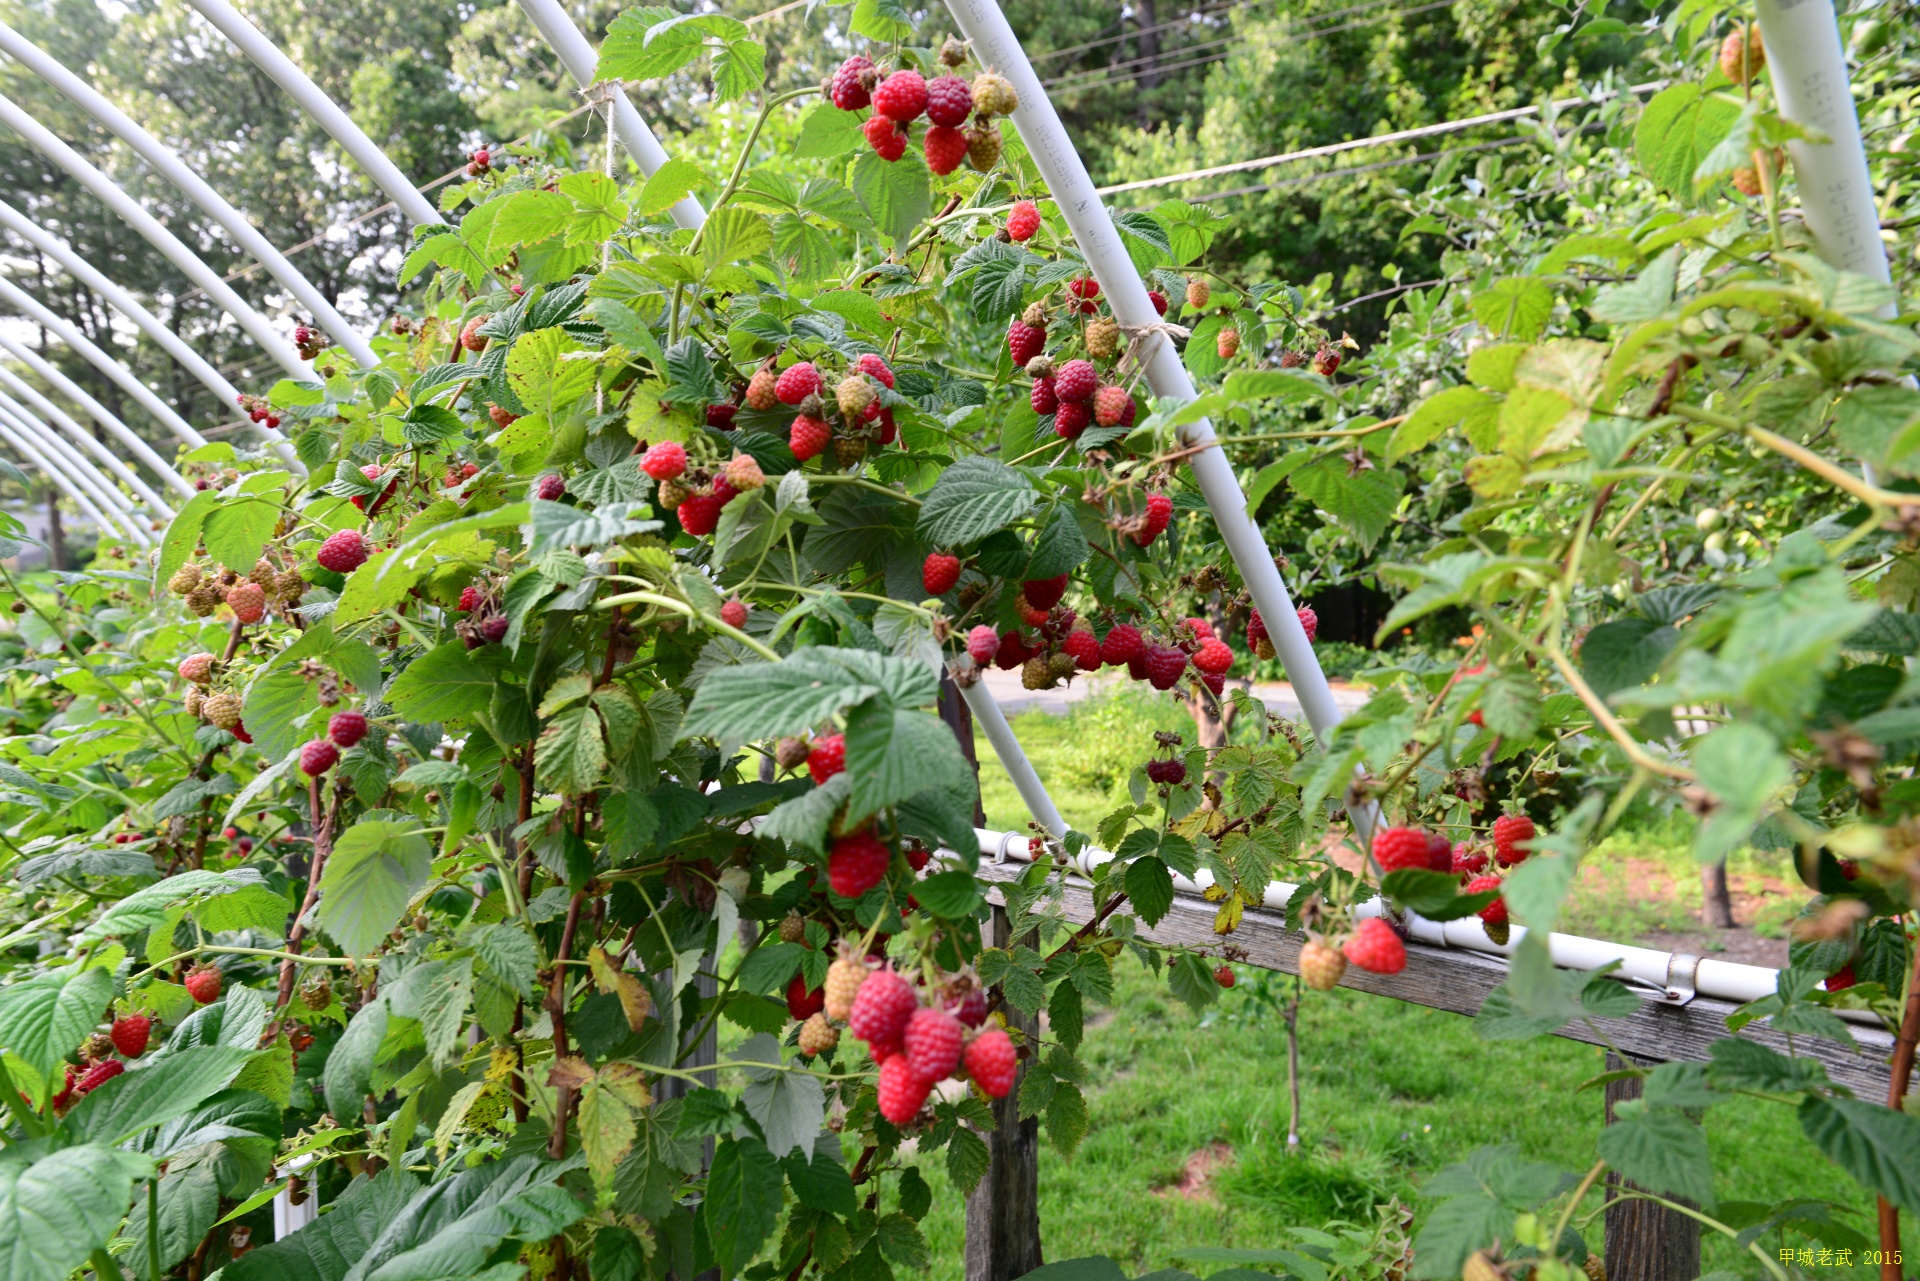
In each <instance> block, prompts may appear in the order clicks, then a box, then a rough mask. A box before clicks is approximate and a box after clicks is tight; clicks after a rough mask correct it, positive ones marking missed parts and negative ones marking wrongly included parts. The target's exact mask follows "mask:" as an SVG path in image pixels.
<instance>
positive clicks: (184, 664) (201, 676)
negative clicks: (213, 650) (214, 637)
mask: <svg viewBox="0 0 1920 1281" xmlns="http://www.w3.org/2000/svg"><path fill="white" fill-rule="evenodd" d="M213 661H214V660H213V655H212V654H189V655H187V657H186V658H185V659H184V660H182V661H181V663H180V667H179V672H180V679H181V680H183V681H190V682H192V683H193V684H195V685H205V684H208V683H209V682H211V681H212V680H213Z"/></svg>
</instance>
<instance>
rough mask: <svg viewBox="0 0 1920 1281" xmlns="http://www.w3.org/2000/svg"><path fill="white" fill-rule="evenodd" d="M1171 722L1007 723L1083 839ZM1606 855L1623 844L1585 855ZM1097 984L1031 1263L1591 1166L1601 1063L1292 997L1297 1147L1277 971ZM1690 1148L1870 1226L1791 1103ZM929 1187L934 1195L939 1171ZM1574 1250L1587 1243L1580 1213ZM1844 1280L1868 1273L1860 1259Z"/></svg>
mask: <svg viewBox="0 0 1920 1281" xmlns="http://www.w3.org/2000/svg"><path fill="white" fill-rule="evenodd" d="M1188 724H1190V723H1184V718H1183V717H1182V716H1181V714H1180V712H1179V709H1178V708H1176V707H1172V706H1169V705H1168V704H1166V703H1164V702H1161V701H1159V700H1153V699H1147V698H1142V697H1139V696H1137V695H1132V694H1131V693H1130V692H1123V693H1122V694H1121V695H1119V696H1117V697H1113V698H1106V699H1101V700H1098V701H1094V702H1091V703H1089V704H1086V705H1082V706H1080V707H1077V708H1075V710H1074V711H1073V712H1072V713H1071V714H1069V715H1067V716H1061V717H1049V716H1047V715H1045V714H1044V713H1030V714H1027V715H1024V716H1021V717H1018V718H1016V719H1015V722H1014V728H1015V731H1016V733H1017V734H1018V735H1019V736H1020V738H1021V741H1022V743H1023V744H1024V745H1025V746H1026V748H1027V750H1028V752H1029V754H1030V755H1031V756H1032V757H1033V758H1034V761H1035V764H1036V766H1037V768H1038V769H1039V771H1040V774H1041V776H1042V777H1043V778H1045V779H1046V780H1047V782H1048V785H1049V788H1050V789H1051V790H1052V792H1053V795H1054V797H1055V799H1056V801H1057V802H1058V803H1059V805H1060V807H1061V810H1062V811H1063V813H1065V815H1066V816H1067V818H1068V821H1069V822H1071V823H1073V824H1074V825H1075V826H1076V827H1080V828H1082V829H1083V830H1086V829H1089V828H1091V826H1092V824H1093V823H1094V822H1095V821H1096V820H1097V818H1098V817H1099V815H1100V814H1101V813H1102V812H1104V811H1103V810H1102V808H1101V807H1102V806H1103V804H1104V803H1105V798H1106V795H1107V792H1108V789H1109V788H1110V787H1111V786H1112V785H1113V783H1114V782H1115V781H1116V780H1123V779H1124V778H1125V774H1126V770H1127V769H1128V768H1130V766H1131V764H1133V763H1134V762H1135V761H1136V760H1138V759H1144V757H1145V755H1146V753H1147V748H1146V746H1145V744H1146V743H1147V742H1148V741H1149V739H1148V735H1149V733H1150V731H1151V730H1152V729H1155V728H1169V729H1185V728H1187V727H1188ZM982 746H983V747H984V743H983V744H982ZM981 791H982V796H983V801H984V804H985V807H986V811H987V820H988V825H989V826H992V827H1002V828H1004V827H1020V826H1023V825H1024V821H1025V815H1024V811H1023V810H1022V809H1021V808H1020V806H1019V801H1018V798H1017V797H1016V796H1015V794H1014V792H1013V789H1012V785H1011V783H1010V782H1009V781H1008V780H1007V778H1006V776H1005V774H1004V773H1003V772H1002V771H1001V770H1000V769H999V768H998V765H997V763H996V762H994V761H993V759H992V757H991V754H990V753H989V754H986V755H985V758H984V759H983V760H982V762H981ZM1654 835H1655V837H1656V839H1655V840H1654V842H1653V848H1652V849H1651V851H1642V852H1645V853H1647V854H1648V856H1649V857H1658V858H1660V859H1662V860H1663V861H1667V860H1671V859H1672V858H1673V857H1675V856H1676V855H1677V857H1679V858H1680V859H1682V860H1683V861H1684V859H1685V854H1684V846H1683V845H1680V846H1679V847H1678V848H1677V849H1676V848H1674V845H1675V843H1674V842H1673V841H1672V840H1667V839H1659V838H1660V837H1664V836H1665V835H1666V834H1664V833H1658V834H1654ZM1616 856H1617V857H1624V856H1625V846H1624V845H1623V846H1622V847H1621V848H1620V849H1618V850H1611V849H1603V850H1602V851H1599V852H1597V854H1596V858H1597V859H1601V860H1604V859H1607V858H1610V857H1616ZM1736 870H1737V869H1736ZM1662 910H1663V911H1665V910H1667V909H1662ZM1590 919H1591V920H1592V922H1593V923H1594V924H1595V925H1602V924H1604V925H1608V926H1612V927H1617V928H1620V929H1623V930H1630V931H1631V930H1635V929H1638V928H1659V927H1660V926H1661V925H1662V924H1664V923H1665V922H1664V921H1661V922H1651V923H1646V924H1643V923H1641V922H1640V920H1639V919H1638V918H1637V917H1636V916H1635V914H1634V909H1632V907H1631V906H1630V904H1629V903H1628V900H1627V897H1626V896H1620V897H1619V898H1617V899H1615V900H1611V901H1609V902H1607V903H1605V904H1596V905H1595V910H1594V911H1593V912H1592V913H1591V917H1590ZM1116 977H1117V979H1118V982H1117V985H1116V989H1115V1004H1114V1007H1113V1009H1112V1010H1111V1011H1110V1012H1109V1013H1106V1014H1103V1015H1102V1016H1101V1017H1100V1018H1098V1019H1094V1020H1091V1021H1090V1025H1089V1030H1088V1033H1087V1038H1086V1043H1085V1046H1084V1049H1083V1051H1082V1052H1083V1054H1084V1056H1085V1058H1086V1060H1087V1063H1088V1066H1089V1069H1090V1076H1091V1079H1090V1082H1089V1086H1088V1089H1087V1099H1088V1106H1089V1112H1090V1121H1091V1124H1090V1128H1089V1132H1088V1135H1087V1138H1086V1141H1085V1143H1084V1144H1083V1145H1082V1147H1081V1149H1080V1150H1079V1152H1078V1153H1077V1154H1076V1155H1075V1156H1074V1157H1072V1158H1071V1159H1068V1158H1063V1157H1061V1156H1059V1155H1058V1154H1057V1153H1056V1152H1054V1151H1053V1150H1052V1149H1051V1148H1048V1149H1046V1150H1045V1153H1044V1155H1043V1156H1042V1158H1041V1162H1042V1163H1041V1172H1040V1201H1041V1204H1040V1218H1041V1225H1042V1234H1043V1239H1044V1241H1045V1248H1046V1254H1047V1257H1048V1258H1049V1259H1056V1260H1057V1259H1063V1258H1071V1257H1074V1256H1077V1255H1083V1254H1106V1255H1111V1256H1112V1257H1113V1258H1115V1259H1116V1260H1117V1261H1119V1262H1120V1264H1121V1265H1122V1266H1123V1267H1124V1268H1126V1269H1127V1271H1128V1272H1129V1274H1130V1275H1133V1274H1139V1273H1144V1272H1148V1271H1152V1270H1154V1269H1157V1268H1162V1267H1166V1266H1169V1264H1170V1262H1171V1260H1172V1259H1173V1258H1174V1256H1176V1255H1177V1254H1178V1253H1179V1252H1180V1251H1182V1250H1185V1249H1194V1248H1198V1247H1234V1248H1262V1247H1272V1246H1275V1245H1279V1244H1284V1243H1286V1242H1287V1240H1288V1230H1289V1229H1290V1228H1293V1227H1297V1226H1302V1225H1305V1226H1310V1227H1318V1226H1320V1225H1321V1224H1323V1223H1325V1222H1326V1221H1328V1220H1333V1219H1344V1220H1350V1221H1354V1222H1359V1223H1366V1224H1371V1223H1372V1222H1374V1221H1375V1216H1376V1207H1378V1206H1380V1205H1381V1204H1383V1203H1385V1202H1387V1201H1389V1200H1390V1199H1392V1198H1399V1199H1400V1200H1401V1201H1402V1202H1404V1203H1406V1204H1409V1205H1411V1206H1412V1207H1413V1208H1414V1210H1415V1212H1416V1214H1418V1213H1420V1212H1421V1211H1422V1210H1423V1209H1424V1205H1423V1203H1422V1202H1421V1201H1420V1200H1419V1188H1420V1185H1421V1184H1422V1183H1423V1182H1424V1181H1425V1180H1426V1179H1427V1178H1428V1177H1429V1176H1431V1175H1432V1174H1433V1173H1435V1172H1436V1171H1438V1170H1440V1169H1441V1168H1443V1167H1444V1166H1446V1165H1449V1164H1451V1163H1453V1162H1455V1161H1458V1160H1460V1159H1462V1158H1463V1157H1465V1156H1466V1155H1467V1154H1468V1153H1469V1152H1471V1151H1473V1150H1474V1149H1475V1148H1478V1147H1482V1146H1487V1145H1493V1144H1503V1143H1508V1144H1514V1145H1516V1146H1517V1147H1519V1148H1520V1150H1521V1151H1522V1152H1523V1153H1524V1154H1526V1155H1527V1156H1529V1157H1533V1158H1537V1159H1541V1160H1551V1161H1554V1162H1556V1163H1558V1164H1560V1165H1563V1166H1565V1167H1568V1168H1570V1169H1583V1168H1584V1167H1585V1166H1586V1165H1587V1164H1588V1163H1589V1162H1590V1161H1591V1160H1592V1159H1593V1152H1594V1141H1595V1139H1596V1137H1597V1135H1598V1133H1599V1130H1600V1128H1601V1098H1600V1093H1599V1090H1598V1089H1597V1087H1596V1088H1594V1089H1588V1090H1585V1091H1580V1090H1579V1089H1578V1087H1579V1086H1580V1084H1581V1083H1582V1082H1584V1081H1586V1080H1588V1079H1590V1078H1592V1077H1593V1076H1595V1075H1597V1074H1598V1073H1599V1072H1600V1071H1601V1070H1602V1052H1601V1051H1599V1050H1597V1049H1595V1048H1593V1047H1590V1046H1586V1045H1581V1044H1577V1043H1575V1042H1571V1041H1563V1040H1558V1039H1554V1038H1547V1039H1543V1040H1538V1041H1531V1042H1521V1043H1512V1042H1495V1043H1489V1042H1483V1041H1481V1040H1479V1039H1478V1038H1477V1037H1476V1036H1475V1034H1474V1030H1473V1025H1472V1023H1471V1021H1470V1020H1468V1019H1465V1018H1461V1017H1458V1016H1455V1015H1451V1014H1446V1013H1441V1012H1438V1011H1434V1010H1428V1009H1424V1008H1421V1007H1417V1006H1411V1005H1404V1004H1400V1003H1398V1002H1393V1001H1388V1000H1382V999H1377V998H1370V997H1366V996H1362V995H1359V994H1356V993H1353V992H1349V991H1345V990H1342V991H1337V992H1334V993H1330V994H1325V995H1321V994H1315V993H1309V994H1308V996H1309V998H1310V999H1309V1000H1307V1001H1306V1002H1305V1003H1303V1006H1302V1013H1301V1018H1300V1028H1301V1061H1302V1077H1303V1111H1304V1122H1303V1126H1302V1134H1303V1138H1304V1140H1305V1141H1304V1143H1303V1145H1302V1148H1301V1150H1300V1151H1299V1152H1297V1153H1289V1152H1288V1151H1287V1146H1286V1134H1287V1088H1286V1033H1285V1028H1284V1026H1283V1025H1282V1024H1281V1022H1280V1020H1279V1019H1278V1017H1277V1016H1274V1015H1273V1014H1271V1013H1270V1011H1269V1009H1268V1007H1266V1006H1265V1005H1264V1004H1262V1003H1261V1001H1260V1000H1259V999H1258V989H1259V988H1260V987H1261V985H1263V984H1270V985H1280V984H1290V983H1291V982H1292V980H1291V979H1287V978H1284V977H1281V976H1267V975H1262V974H1259V973H1257V972H1253V971H1244V970H1243V977H1242V981H1241V983H1240V985H1239V986H1238V987H1236V988H1235V989H1234V990H1233V991H1232V992H1229V993H1227V994H1226V995H1225V997H1224V999H1223V1001H1222V1002H1221V1004H1220V1005H1218V1006H1216V1007H1214V1008H1213V1009H1212V1010H1210V1011H1209V1012H1207V1013H1206V1014H1204V1015H1201V1016H1196V1015H1194V1014H1193V1013H1192V1012H1191V1011H1190V1010H1188V1009H1187V1008H1186V1007H1185V1006H1183V1005H1181V1004H1180V1003H1179V1002H1178V1001H1176V1000H1174V999H1173V998H1172V997H1171V996H1170V995H1169V994H1168V993H1167V991H1166V988H1165V985H1164V983H1162V982H1159V981H1157V980H1155V979H1154V978H1152V977H1151V976H1149V975H1148V974H1147V973H1145V971H1144V970H1142V969H1141V968H1140V967H1139V966H1138V965H1137V964H1134V963H1133V962H1131V961H1123V962H1122V963H1121V964H1120V965H1119V966H1118V967H1117V974H1116ZM1708 1139H1709V1142H1710V1144H1711V1146H1712V1148H1713V1152H1714V1158H1715V1164H1716V1168H1717V1169H1718V1170H1719V1171H1720V1195H1721V1197H1722V1198H1723V1199H1729V1200H1773V1199H1779V1198H1784V1197H1787V1196H1789V1195H1795V1196H1812V1197H1824V1198H1828V1199H1831V1200H1833V1201H1836V1202H1839V1203H1841V1204H1843V1205H1845V1206H1847V1207H1848V1208H1849V1209H1850V1210H1851V1211H1852V1217H1851V1222H1852V1223H1853V1224H1854V1226H1855V1227H1857V1228H1860V1229H1862V1230H1863V1231H1867V1232H1871V1222H1872V1205H1871V1202H1870V1200H1869V1199H1868V1198H1867V1197H1866V1196H1865V1194H1863V1193H1862V1192H1861V1191H1860V1189H1859V1188H1858V1187H1857V1186H1856V1185H1855V1184H1853V1183H1852V1182H1851V1181H1850V1180H1848V1179H1847V1178H1846V1177H1845V1176H1844V1175H1842V1174H1840V1173H1839V1172H1838V1171H1837V1170H1835V1169H1834V1168H1833V1167H1832V1166H1830V1165H1828V1164H1827V1163H1826V1162H1825V1161H1824V1160H1823V1159H1821V1158H1820V1157H1819V1156H1818V1155H1817V1154H1816V1153H1815V1152H1814V1151H1813V1149H1812V1148H1811V1147H1810V1146H1809V1145H1808V1144H1807V1142H1806V1140H1805V1139H1804V1138H1803V1137H1802V1136H1801V1134H1800V1131H1799V1128H1798V1125H1797V1122H1796V1120H1795V1117H1794V1114H1793V1112H1792V1110H1791V1109H1789V1108H1787V1107H1784V1106H1781V1105H1778V1104H1770V1103H1765V1102H1761V1101H1758V1100H1745V1099H1743V1100H1739V1101H1736V1102H1733V1103H1730V1104H1726V1105H1723V1106H1721V1107H1720V1108H1717V1109H1715V1110H1714V1111H1713V1112H1712V1113H1710V1114H1709V1120H1708ZM929 1176H930V1178H931V1179H932V1180H933V1181H934V1182H935V1183H936V1185H938V1182H939V1177H940V1176H939V1175H937V1174H936V1173H935V1172H933V1171H929ZM1591 1204H1592V1206H1594V1207H1597V1206H1598V1204H1599V1201H1598V1199H1597V1195H1596V1197H1595V1198H1594V1199H1593V1200H1592V1202H1591ZM963 1217H964V1216H963V1213H962V1207H961V1205H960V1204H959V1202H958V1201H957V1200H953V1199H948V1198H938V1199H936V1205H935V1208H934V1210H933V1211H932V1213H931V1215H930V1216H929V1218H928V1220H927V1222H926V1224H925V1227H926V1230H927V1233H928V1238H929V1241H930V1243H931V1245H932V1246H933V1253H934V1259H935V1262H934V1266H933V1272H932V1276H933V1277H934V1278H936V1281H948V1279H950V1278H958V1277H959V1276H960V1275H961V1257H962V1241H963V1236H964V1228H963ZM1588 1240H1589V1241H1590V1242H1591V1243H1592V1244H1593V1245H1594V1246H1595V1247H1596V1248H1597V1247H1598V1246H1599V1244H1600V1225H1599V1222H1598V1220H1596V1221H1595V1222H1594V1223H1593V1224H1592V1226H1591V1229H1590V1230H1589V1232H1588ZM1772 1244H1773V1246H1776V1247H1777V1245H1778V1244H1779V1242H1774V1243H1772ZM1753 1263H1754V1261H1753V1259H1752V1257H1751V1256H1750V1255H1746V1254H1743V1253H1736V1252H1735V1251H1733V1250H1732V1248H1731V1245H1730V1243H1727V1242H1725V1241H1724V1240H1718V1239H1714V1240H1710V1241H1709V1243H1708V1247H1707V1251H1706V1270H1707V1271H1712V1270H1713V1269H1714V1268H1716V1267H1718V1268H1723V1269H1728V1270H1730V1271H1731V1272H1732V1273H1733V1274H1734V1275H1742V1276H1744V1275H1749V1274H1751V1273H1752V1272H1753V1271H1754V1270H1755V1269H1754V1267H1753V1266H1752V1265H1753ZM1201 1270H1202V1271H1205V1269H1204V1268H1203V1269H1201ZM1853 1274H1854V1275H1859V1276H1861V1277H1866V1276H1869V1275H1873V1273H1872V1272H1871V1271H1870V1270H1869V1269H1867V1268H1864V1267H1861V1268H1857V1269H1856V1270H1855V1272H1854V1273H1853ZM1821 1275H1823V1276H1824V1275H1834V1276H1845V1275H1849V1272H1848V1270H1847V1269H1844V1268H1832V1269H1828V1268H1822V1269H1821Z"/></svg>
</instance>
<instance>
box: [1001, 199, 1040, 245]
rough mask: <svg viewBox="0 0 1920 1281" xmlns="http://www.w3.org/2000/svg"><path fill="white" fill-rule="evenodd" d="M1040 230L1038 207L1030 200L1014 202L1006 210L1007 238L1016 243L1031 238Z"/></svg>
mask: <svg viewBox="0 0 1920 1281" xmlns="http://www.w3.org/2000/svg"><path fill="white" fill-rule="evenodd" d="M1039 230H1040V208H1039V206H1038V205H1036V204H1034V203H1033V201H1031V200H1022V201H1019V202H1018V203H1016V204H1015V205H1014V206H1013V208H1012V209H1010V210H1009V211H1008V212H1007V239H1009V240H1011V241H1013V242H1014V243H1016V244H1020V243H1023V242H1025V241H1028V240H1031V239H1033V233H1034V232H1036V231H1039Z"/></svg>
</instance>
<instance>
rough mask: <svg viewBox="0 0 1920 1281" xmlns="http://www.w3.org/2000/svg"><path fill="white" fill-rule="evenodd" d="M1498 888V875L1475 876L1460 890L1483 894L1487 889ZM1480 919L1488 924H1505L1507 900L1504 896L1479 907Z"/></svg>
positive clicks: (1464, 892) (1465, 892) (1466, 892)
mask: <svg viewBox="0 0 1920 1281" xmlns="http://www.w3.org/2000/svg"><path fill="white" fill-rule="evenodd" d="M1499 888H1500V878H1499V877H1497V876H1476V877H1474V878H1473V879H1472V880H1471V881H1468V882H1467V884H1466V888H1465V889H1464V890H1462V891H1461V893H1463V894H1485V893H1486V892H1487V891H1488V890H1498V889H1499ZM1480 919H1481V920H1483V921H1485V922H1486V923H1487V924H1488V925H1505V924H1506V923H1507V900H1506V899H1504V898H1496V899H1495V900H1493V902H1491V903H1489V904H1487V905H1486V906H1485V907H1483V908H1481V909H1480Z"/></svg>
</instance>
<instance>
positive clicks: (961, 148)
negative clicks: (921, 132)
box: [920, 125, 967, 174]
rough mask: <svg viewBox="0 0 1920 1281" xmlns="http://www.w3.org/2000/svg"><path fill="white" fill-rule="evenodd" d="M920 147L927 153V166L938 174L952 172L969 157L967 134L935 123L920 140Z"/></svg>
mask: <svg viewBox="0 0 1920 1281" xmlns="http://www.w3.org/2000/svg"><path fill="white" fill-rule="evenodd" d="M920 149H921V150H922V151H923V152H925V153H926V157H927V168H929V169H931V170H932V171H933V172H935V173H937V174H950V173H952V172H953V171H954V170H955V169H958V168H959V167H960V162H961V161H963V160H965V159H966V158H967V135H965V134H964V133H961V132H960V131H959V130H958V129H948V128H946V127H944V126H942V125H935V126H933V128H931V129H929V130H927V136H926V137H924V138H922V139H921V140H920Z"/></svg>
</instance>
